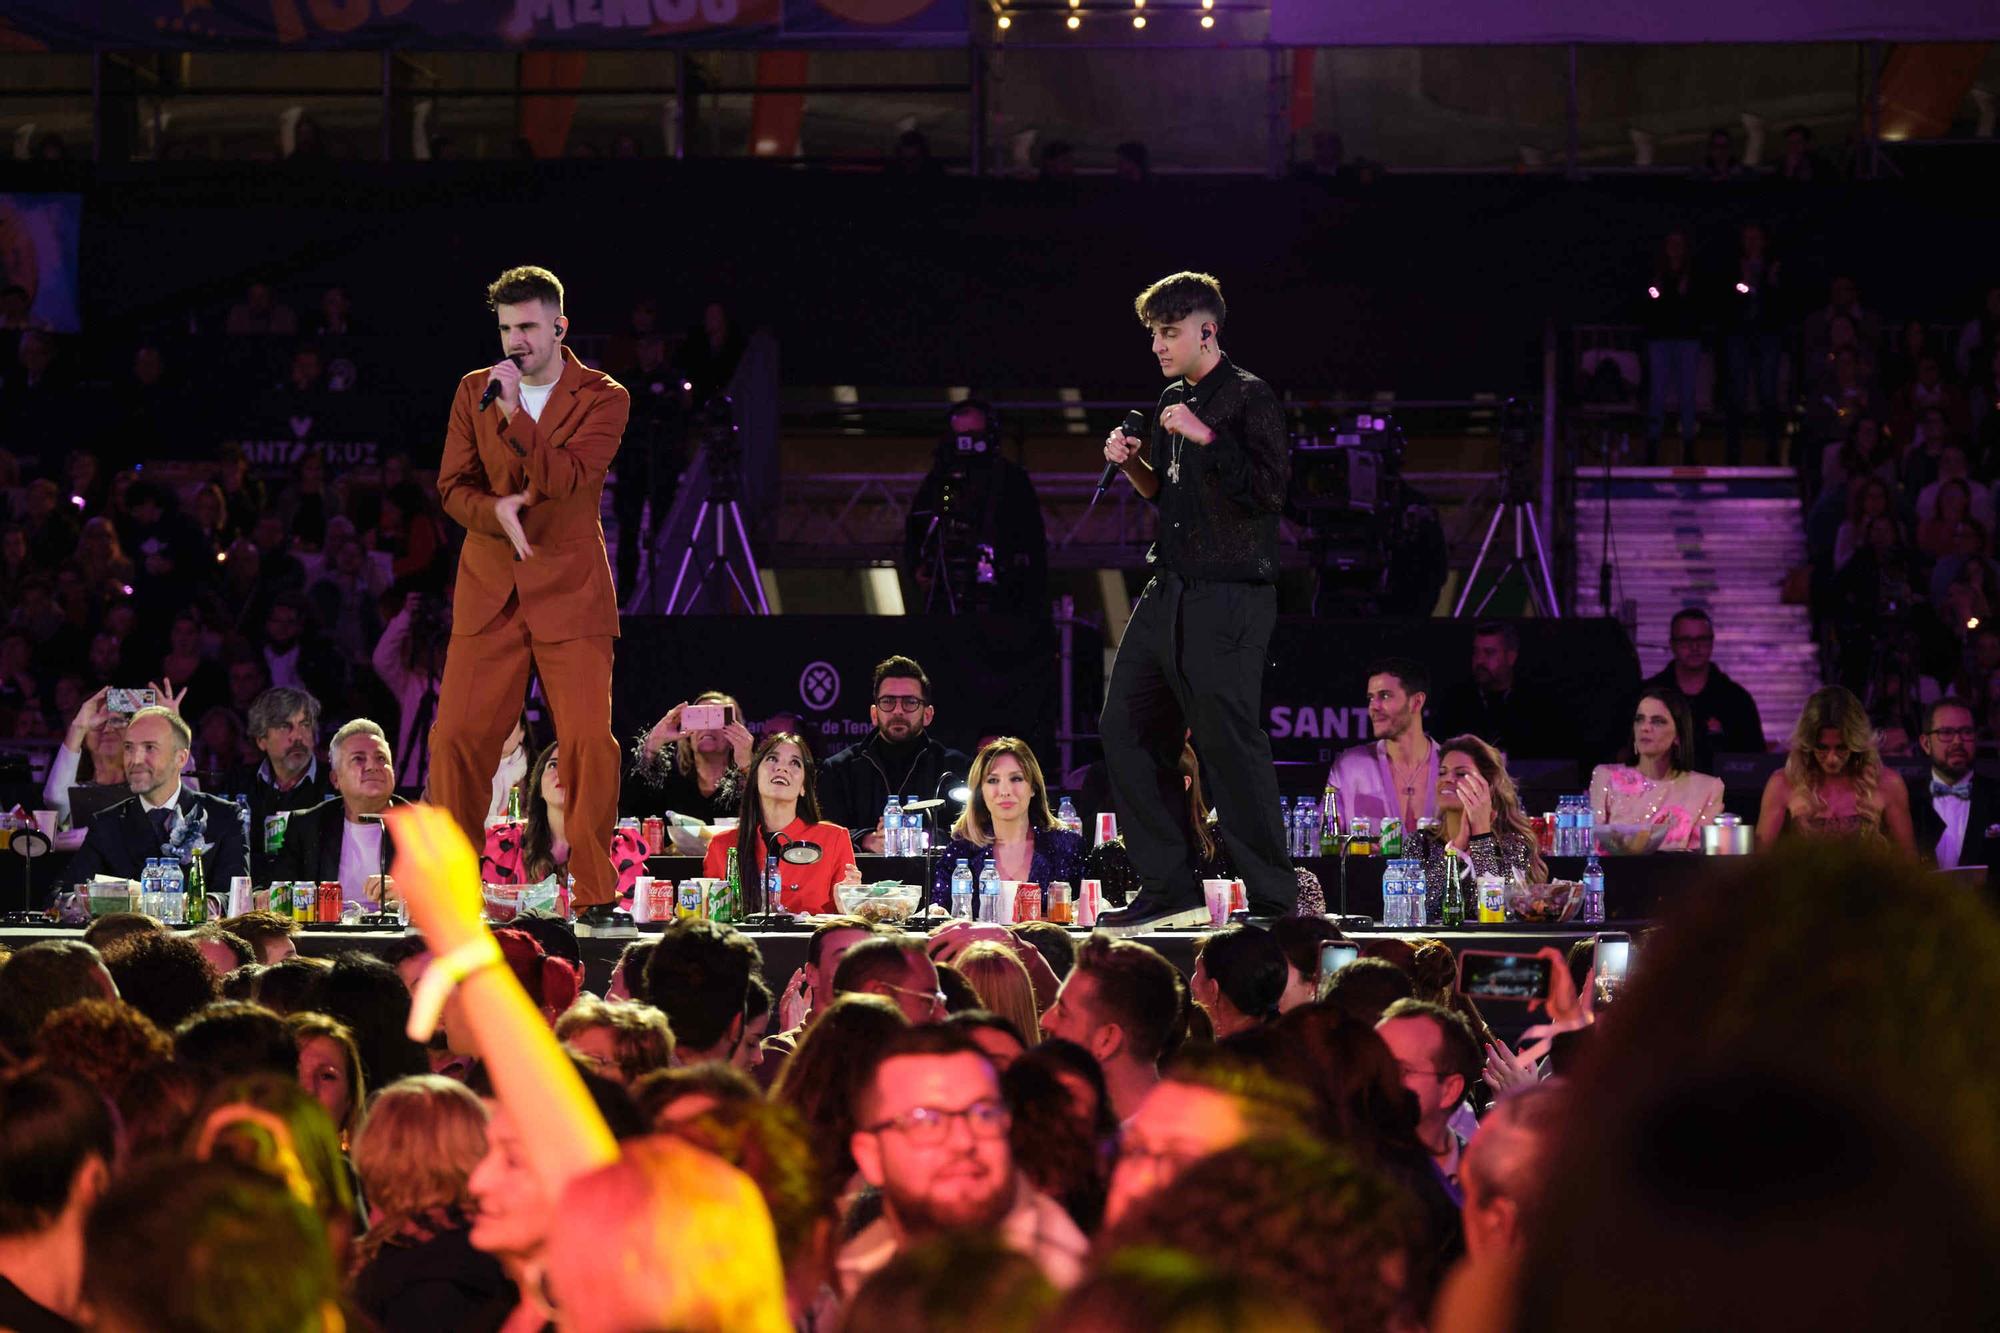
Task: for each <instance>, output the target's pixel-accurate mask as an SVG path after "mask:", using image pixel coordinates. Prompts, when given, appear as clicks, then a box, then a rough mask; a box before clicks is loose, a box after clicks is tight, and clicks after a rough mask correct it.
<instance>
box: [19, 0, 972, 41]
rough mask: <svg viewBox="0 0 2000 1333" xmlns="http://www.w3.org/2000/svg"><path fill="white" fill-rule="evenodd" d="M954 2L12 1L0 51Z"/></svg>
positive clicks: (837, 25)
mask: <svg viewBox="0 0 2000 1333" xmlns="http://www.w3.org/2000/svg"><path fill="white" fill-rule="evenodd" d="M966 35H967V17H966V0H245V3H240V4H231V5H209V4H196V3H192V0H13V3H12V4H10V5H9V6H8V9H7V13H6V14H5V15H0V50H16V51H21V50H37V49H39V50H50V51H78V50H89V49H92V48H94V47H105V46H125V47H160V48H167V49H174V50H181V49H197V50H270V49H286V50H297V51H312V50H355V49H378V48H382V47H403V48H416V49H423V48H431V49H443V50H454V51H465V50H484V49H496V48H525V47H535V48H551V47H574V48H590V47H599V48H632V47H670V46H678V45H708V46H770V45H781V44H783V45H794V46H796V45H801V44H813V43H816V42H818V41H821V40H837V41H838V42H839V43H840V44H841V45H844V46H850V45H869V44H873V45H879V46H949V45H960V44H963V43H964V41H965V40H966Z"/></svg>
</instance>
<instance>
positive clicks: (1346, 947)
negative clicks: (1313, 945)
mask: <svg viewBox="0 0 2000 1333" xmlns="http://www.w3.org/2000/svg"><path fill="white" fill-rule="evenodd" d="M1360 956H1361V946H1360V945H1358V944H1350V943H1348V942H1347V941H1346V940H1328V941H1327V942H1326V943H1324V944H1322V945H1320V946H1319V979H1320V980H1321V981H1325V980H1326V979H1327V978H1328V977H1330V976H1332V975H1333V974H1334V973H1336V972H1338V971H1340V969H1341V968H1343V967H1346V966H1347V965H1348V964H1349V963H1351V962H1353V961H1354V960H1355V959H1357V958H1359V957H1360Z"/></svg>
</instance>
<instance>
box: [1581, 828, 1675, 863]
mask: <svg viewBox="0 0 2000 1333" xmlns="http://www.w3.org/2000/svg"><path fill="white" fill-rule="evenodd" d="M1671 831H1672V825H1670V824H1667V823H1665V822H1664V821H1662V822H1661V823H1658V824H1599V825H1598V826H1597V828H1596V830H1595V832H1594V835H1593V836H1595V837H1596V839H1597V850H1598V851H1599V852H1601V853H1602V854H1603V855H1605V856H1646V855H1648V854H1650V853H1653V852H1657V851H1659V850H1660V844H1661V843H1663V842H1665V841H1666V840H1667V834H1668V833H1670V832H1671Z"/></svg>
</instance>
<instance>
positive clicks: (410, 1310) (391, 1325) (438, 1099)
mask: <svg viewBox="0 0 2000 1333" xmlns="http://www.w3.org/2000/svg"><path fill="white" fill-rule="evenodd" d="M485 1153H486V1108H485V1106H484V1105H483V1104H482V1103H481V1102H480V1100H479V1098H478V1097H476V1096H474V1095H473V1094H472V1092H471V1090H470V1089H468V1088H467V1087H466V1086H465V1085H464V1084H462V1083H457V1082H454V1081H453V1080H451V1079H448V1078H443V1077H440V1076H438V1075H436V1074H419V1075H416V1076H415V1077H412V1078H405V1079H399V1080H397V1081H396V1082H394V1083H391V1084H390V1085H389V1086H388V1087H386V1088H384V1089H382V1091H381V1092H380V1093H379V1094H378V1095H377V1096H376V1098H375V1101H374V1103H373V1104H372V1105H370V1106H369V1108H368V1117H367V1119H366V1120H365V1121H363V1122H362V1126H361V1133H360V1135H359V1136H358V1137H357V1138H356V1140H355V1144H354V1169H355V1170H356V1171H357V1172H359V1173H360V1176H361V1185H362V1189H363V1192H364V1193H365V1194H366V1195H367V1197H368V1231H367V1233H366V1234H365V1235H364V1236H362V1238H361V1243H360V1244H359V1245H358V1246H357V1247H356V1259H357V1263H356V1267H355V1273H354V1280H353V1283H352V1287H351V1291H352V1295H353V1299H354V1303H355V1305H356V1306H358V1307H359V1308H360V1310H361V1311H362V1313H364V1314H366V1315H367V1316H368V1317H369V1318H370V1319H372V1320H373V1321H374V1323H375V1326H376V1327H377V1328H380V1329H382V1330H383V1333H405V1330H407V1331H408V1333H435V1331H436V1330H439V1329H448V1328H467V1327H472V1326H474V1325H475V1324H477V1323H478V1322H479V1316H480V1314H481V1313H482V1312H483V1311H488V1310H493V1309H502V1310H504V1308H505V1304H506V1302H507V1300H508V1286H507V1274H506V1272H505V1270H503V1269H502V1268H501V1266H500V1261H499V1260H498V1259H496V1258H494V1257H493V1256H492V1255H490V1254H484V1253H482V1252H480V1251H479V1250H475V1249H474V1248H473V1247H472V1241H471V1239H470V1236H471V1223H470V1221H469V1220H468V1217H467V1211H468V1207H469V1203H470V1199H471V1195H470V1192H469V1191H468V1189H467V1187H466V1182H467V1180H468V1179H469V1178H470V1177H471V1175H472V1168H473V1167H475V1166H477V1165H478V1164H479V1159H480V1158H481V1157H483V1156H484V1155H485Z"/></svg>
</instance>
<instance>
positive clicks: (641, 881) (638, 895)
mask: <svg viewBox="0 0 2000 1333" xmlns="http://www.w3.org/2000/svg"><path fill="white" fill-rule="evenodd" d="M652 919H653V877H652V876H651V875H641V876H639V877H638V878H637V879H635V880H633V881H632V924H633V925H635V926H639V925H644V924H645V923H646V922H648V921H651V920H652Z"/></svg>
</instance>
